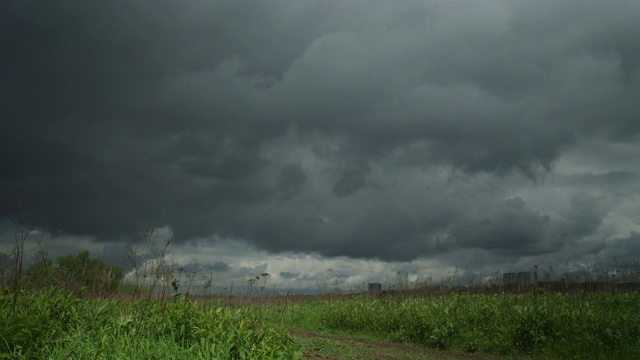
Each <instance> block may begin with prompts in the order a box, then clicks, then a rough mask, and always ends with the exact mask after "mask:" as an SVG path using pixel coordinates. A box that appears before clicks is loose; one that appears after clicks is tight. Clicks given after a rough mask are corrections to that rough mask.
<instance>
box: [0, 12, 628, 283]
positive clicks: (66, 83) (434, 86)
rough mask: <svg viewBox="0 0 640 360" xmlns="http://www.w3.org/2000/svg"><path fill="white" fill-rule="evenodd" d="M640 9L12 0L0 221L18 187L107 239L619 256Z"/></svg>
mask: <svg viewBox="0 0 640 360" xmlns="http://www.w3.org/2000/svg"><path fill="white" fill-rule="evenodd" d="M639 18H640V4H638V3H637V2H634V1H619V2H616V3H615V5H614V4H611V3H604V2H596V1H588V2H584V1H563V2H553V1H548V2H536V3H535V4H534V3H532V2H528V1H509V2H506V1H505V2H502V1H495V2H467V3H462V2H445V1H442V2H425V1H401V2H374V3H367V4H363V3H358V2H321V1H317V2H314V1H311V2H306V1H305V2H297V1H295V2H294V1H276V2H249V3H247V2H227V3H217V2H213V3H209V2H188V3H182V2H160V3H154V4H153V5H151V4H146V3H143V2H138V3H130V2H101V3H93V2H92V3H86V2H70V1H68V2H49V3H40V2H30V1H19V2H18V1H6V2H3V3H2V4H0V34H1V35H0V39H1V41H0V43H2V44H3V45H2V56H0V66H1V67H2V69H5V71H3V72H2V73H1V74H0V109H2V110H0V111H1V118H2V120H1V121H0V154H1V155H0V197H1V198H2V201H1V202H0V218H3V217H4V218H6V217H9V216H10V215H12V214H13V212H14V211H15V208H16V204H17V203H18V199H19V196H20V194H21V193H22V191H25V192H26V194H27V196H28V205H29V211H30V213H29V215H30V217H31V219H32V221H33V222H34V223H35V224H37V225H38V226H40V227H42V228H43V229H45V230H47V231H49V232H50V233H52V234H58V235H87V236H93V237H95V238H96V239H97V240H99V241H113V240H119V239H127V238H130V237H131V236H135V234H136V232H138V231H139V230H140V229H142V228H144V226H146V224H156V225H158V226H163V225H168V226H171V228H172V229H173V233H174V237H175V239H176V240H177V241H184V240H188V239H193V238H208V237H211V236H213V235H216V236H220V237H228V238H237V239H244V240H246V241H249V242H251V243H253V244H255V245H256V246H258V247H260V248H263V249H266V250H268V251H272V252H282V251H292V252H317V253H320V254H322V255H325V256H349V257H359V258H379V259H383V260H401V261H408V260H412V259H416V258H418V257H429V256H437V255H443V256H444V254H451V253H452V252H455V251H461V250H464V249H478V250H479V251H480V250H482V251H489V252H491V253H492V254H494V255H495V256H496V257H500V256H507V257H512V258H513V259H517V258H520V257H526V256H539V255H542V254H559V253H561V252H562V253H567V251H568V250H567V249H568V248H573V249H574V252H576V253H578V254H588V253H589V251H591V250H589V249H595V248H597V246H596V245H597V244H605V243H606V239H610V238H611V237H612V236H613V237H615V236H618V237H619V238H620V239H622V240H620V241H619V242H617V243H616V244H617V245H616V247H615V249H618V250H611V251H612V252H613V253H615V254H617V255H616V256H619V254H620V252H621V251H622V252H623V250H620V249H621V248H624V247H625V246H627V245H629V244H634V242H633V239H636V238H637V237H638V234H637V233H635V232H634V233H631V231H637V230H638V229H637V228H632V227H630V225H628V221H627V220H628V219H630V218H633V216H636V217H637V215H633V214H632V213H633V211H634V209H636V210H637V209H638V203H639V199H638V197H637V194H638V190H639V189H638V185H637V184H638V183H639V182H638V180H639V175H638V171H639V170H640V169H639V168H638V166H636V165H629V164H633V160H634V159H637V158H634V156H635V155H638V154H640V146H638V135H639V134H640V119H639V118H638V113H639V112H638V109H639V105H638V104H640V79H639V76H640V75H639V74H638V66H639V64H640V32H638V31H637V30H638V27H637V19H639ZM589 144H599V146H601V147H602V149H601V150H602V151H597V152H596V151H593V148H592V147H590V145H589ZM621 147H625V149H626V150H625V151H622V150H621ZM607 149H609V150H607ZM590 151H591V152H590ZM607 151H609V152H607ZM602 154H609V155H606V156H605V155H602ZM563 159H564V160H563ZM625 159H627V160H625ZM629 159H631V160H629ZM590 162H591V163H592V167H591V168H588V167H587V168H585V166H582V167H581V168H578V167H576V166H578V165H576V164H585V163H586V164H589V163H590ZM616 163H619V165H618V166H616V167H613V168H607V166H610V165H611V164H616ZM572 166H573V167H572ZM630 166H633V167H630ZM561 190H562V191H561ZM607 241H608V240H607ZM625 244H626V245H625ZM594 246H595V247H594ZM598 246H600V245H598ZM636 247H637V246H636V245H633V246H630V247H629V251H632V250H634V249H635V248H636ZM578 248H580V249H582V250H575V249H578ZM605 248H606V246H605ZM635 250H637V249H635ZM601 251H604V250H601ZM478 261H480V260H478ZM224 265H225V264H224V263H219V264H218V265H216V266H219V267H224ZM294 275H295V273H294V272H283V277H287V276H289V277H291V276H294ZM296 276H297V275H296Z"/></svg>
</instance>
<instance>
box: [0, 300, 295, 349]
mask: <svg viewBox="0 0 640 360" xmlns="http://www.w3.org/2000/svg"><path fill="white" fill-rule="evenodd" d="M12 308H13V307H12V297H11V296H9V294H8V293H4V294H2V295H1V296H0V318H1V319H3V321H4V323H3V325H2V326H0V340H1V341H0V358H11V359H299V358H300V357H301V349H300V346H299V345H297V344H296V343H294V341H293V340H292V338H291V337H290V336H289V334H288V332H287V331H286V330H285V329H283V328H278V327H275V326H271V325H268V324H265V323H264V322H262V321H261V320H260V319H259V318H258V317H257V315H256V313H254V312H252V311H250V309H247V308H228V307H222V306H220V305H219V304H215V303H214V304H208V305H206V306H203V305H202V304H200V303H196V302H193V301H190V300H187V299H180V300H177V301H172V302H164V303H160V302H154V301H151V302H149V301H146V300H137V301H132V302H123V301H120V300H98V299H80V298H77V297H74V296H70V295H68V294H66V293H64V292H61V291H58V290H53V289H52V290H49V291H44V292H42V293H40V294H38V295H35V294H34V295H27V294H25V295H23V296H21V297H20V298H19V299H18V303H17V307H16V308H15V309H16V310H15V311H13V310H12Z"/></svg>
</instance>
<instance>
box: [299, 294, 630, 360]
mask: <svg viewBox="0 0 640 360" xmlns="http://www.w3.org/2000/svg"><path fill="white" fill-rule="evenodd" d="M287 318H288V321H289V323H290V325H289V326H290V327H291V328H292V329H296V330H298V331H309V332H318V333H321V334H335V335H342V336H345V335H349V336H354V335H357V336H360V337H365V338H374V339H386V340H390V341H393V342H397V343H409V344H414V345H419V346H421V347H425V348H428V349H440V350H448V351H455V352H459V353H466V354H486V355H494V356H498V357H500V358H502V357H508V358H511V357H526V358H545V359H547V358H548V359H635V358H636V357H637V355H638V354H640V294H638V293H636V292H629V293H619V294H611V293H603V292H597V293H583V292H570V293H545V292H538V293H529V294H494V295H461V294H449V295H446V296H438V297H430V298H419V299H414V298H398V299H393V298H392V299H351V300H346V301H317V302H308V303H304V304H301V305H299V306H297V308H296V309H295V310H294V312H293V313H292V314H289V315H288V317H287Z"/></svg>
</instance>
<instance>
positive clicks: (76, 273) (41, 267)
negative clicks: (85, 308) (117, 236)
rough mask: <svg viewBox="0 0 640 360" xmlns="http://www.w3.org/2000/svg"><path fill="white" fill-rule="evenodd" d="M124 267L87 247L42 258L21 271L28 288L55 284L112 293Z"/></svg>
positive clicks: (72, 289)
mask: <svg viewBox="0 0 640 360" xmlns="http://www.w3.org/2000/svg"><path fill="white" fill-rule="evenodd" d="M123 277H124V272H123V270H122V268H120V267H117V266H112V265H109V264H107V263H105V262H104V261H103V260H101V259H96V258H92V257H91V256H90V254H89V252H88V251H82V252H80V253H78V254H77V255H75V256H74V255H67V256H61V257H59V258H57V259H56V260H55V261H51V260H49V259H46V258H44V259H41V260H40V261H37V262H35V263H33V264H31V265H29V267H27V269H25V270H24V271H23V273H22V279H21V285H22V287H23V288H26V289H34V290H35V289H42V288H47V287H51V286H53V287H56V288H61V289H65V290H66V291H68V292H70V293H73V294H92V295H101V296H106V295H113V294H115V293H116V291H117V290H118V289H119V287H120V283H121V281H122V278H123Z"/></svg>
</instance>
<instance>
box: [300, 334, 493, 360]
mask: <svg viewBox="0 0 640 360" xmlns="http://www.w3.org/2000/svg"><path fill="white" fill-rule="evenodd" d="M291 335H292V336H293V337H296V338H298V339H325V340H329V341H332V342H336V343H339V344H344V345H346V346H348V348H350V349H351V350H353V351H351V352H349V353H348V354H342V355H341V354H326V353H324V351H314V349H306V350H305V351H304V352H303V358H305V359H323V360H343V359H380V360H409V359H425V360H426V359H434V360H435V359H437V360H496V359H499V358H497V357H492V356H487V355H478V354H467V353H458V352H452V351H436V350H429V349H425V348H421V347H417V346H413V345H408V344H399V343H391V342H387V341H384V340H372V339H360V338H355V337H344V336H331V335H323V334H317V333H312V332H303V331H292V332H291Z"/></svg>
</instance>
